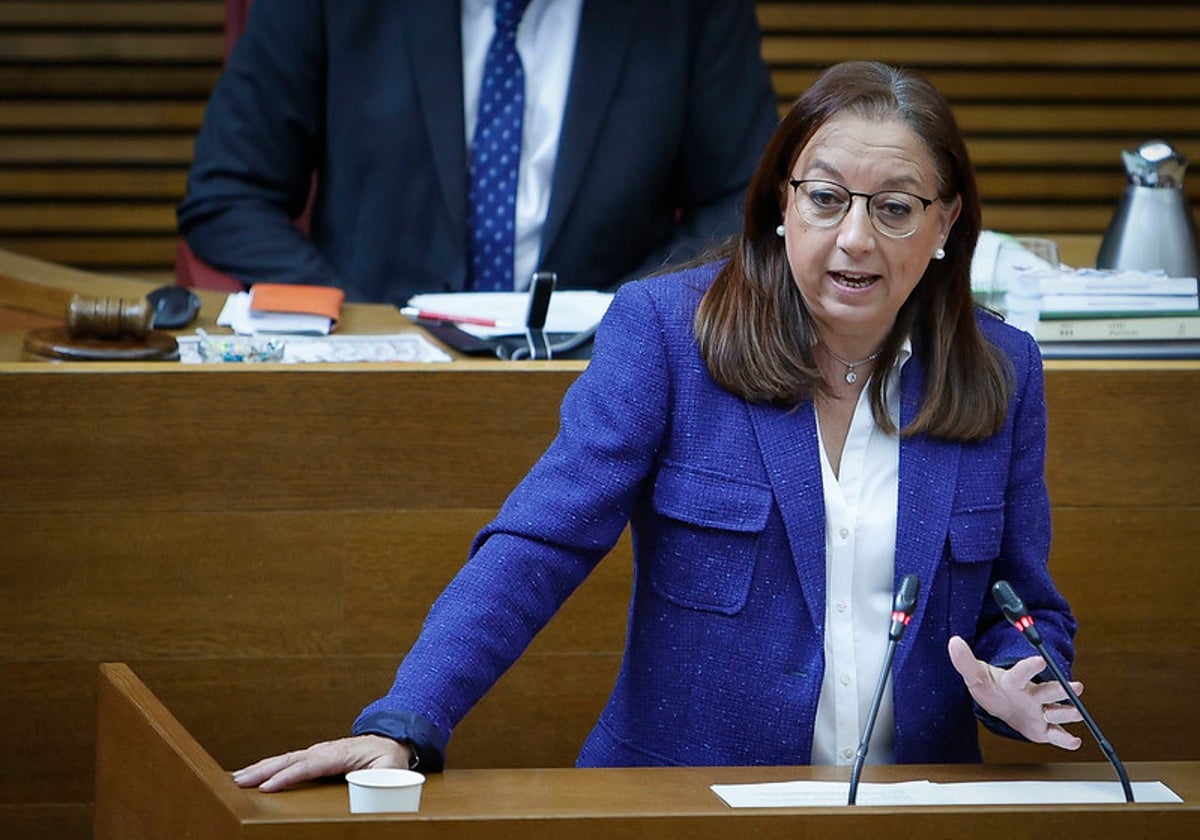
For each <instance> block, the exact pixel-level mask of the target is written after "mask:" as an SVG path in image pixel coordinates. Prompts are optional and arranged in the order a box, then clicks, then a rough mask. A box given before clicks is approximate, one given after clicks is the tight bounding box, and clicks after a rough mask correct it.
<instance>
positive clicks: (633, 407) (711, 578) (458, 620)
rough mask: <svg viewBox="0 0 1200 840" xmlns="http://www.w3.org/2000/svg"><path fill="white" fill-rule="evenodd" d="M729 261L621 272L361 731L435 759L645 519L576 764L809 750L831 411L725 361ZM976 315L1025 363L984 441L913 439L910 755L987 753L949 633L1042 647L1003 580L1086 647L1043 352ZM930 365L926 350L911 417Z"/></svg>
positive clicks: (785, 758)
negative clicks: (1071, 589)
mask: <svg viewBox="0 0 1200 840" xmlns="http://www.w3.org/2000/svg"><path fill="white" fill-rule="evenodd" d="M714 273H715V271H714V269H713V267H705V268H701V269H697V270H693V271H692V272H690V273H687V274H682V275H667V276H664V277H660V278H655V279H650V280H644V281H641V282H634V283H627V284H625V285H624V286H623V287H621V289H620V290H619V291H618V292H617V294H616V297H615V299H614V300H613V302H612V305H611V306H610V308H609V310H608V313H607V314H606V316H605V318H604V321H603V322H602V325H601V328H600V331H599V333H598V334H597V337H596V348H595V355H594V356H593V358H592V361H591V363H590V364H589V365H588V367H587V369H586V370H585V371H584V372H583V374H582V375H581V376H580V378H579V380H578V381H577V382H576V383H575V384H574V385H573V386H572V388H571V389H570V391H569V392H568V394H567V396H566V398H565V399H564V402H563V408H562V425H561V429H560V432H559V435H558V437H557V438H556V439H555V440H554V442H553V444H552V445H551V446H550V448H549V450H548V451H547V452H546V454H545V455H544V456H543V457H542V458H541V459H540V460H539V461H538V463H537V464H536V465H535V466H534V468H533V470H532V471H531V472H530V474H529V475H528V476H527V477H526V479H525V480H524V481H522V483H521V484H520V485H519V486H518V487H517V489H516V490H515V491H514V492H513V494H512V495H511V496H510V497H509V499H508V500H507V501H506V502H505V504H504V507H503V509H502V510H501V511H500V513H499V515H498V516H497V518H496V519H495V520H494V521H493V522H492V523H491V524H490V525H488V526H487V527H486V528H485V529H484V530H483V531H482V532H481V533H480V535H479V536H478V538H477V539H476V541H475V545H474V548H473V550H472V556H471V559H470V561H469V562H468V563H467V565H466V566H465V567H464V569H463V570H462V572H460V573H459V575H458V576H457V577H456V578H455V580H454V581H453V582H452V583H451V585H450V586H449V587H448V588H447V590H446V592H445V593H444V594H443V595H442V596H441V597H440V598H439V599H438V601H437V603H436V604H435V605H434V607H433V609H432V611H431V612H430V614H429V617H428V620H427V621H426V624H425V626H424V628H423V630H422V633H421V636H420V638H419V639H418V641H417V643H416V645H415V646H414V647H413V649H412V651H411V652H410V653H409V655H408V656H407V657H406V658H405V660H404V662H403V663H402V664H401V666H400V669H399V671H398V673H397V677H396V682H395V685H394V686H393V687H392V689H391V691H390V692H389V693H388V695H387V696H386V697H384V698H382V699H380V700H379V701H377V702H375V703H373V704H372V705H370V706H368V707H367V709H366V710H365V711H364V712H363V714H362V715H361V716H360V717H359V719H358V721H357V722H356V724H355V731H356V732H359V733H361V732H379V733H382V734H389V735H392V736H393V737H401V738H404V737H408V738H412V739H413V740H414V741H416V742H417V744H418V745H419V747H420V749H421V750H422V752H421V755H422V761H423V762H425V761H428V764H427V765H426V766H427V767H428V768H430V769H435V768H436V767H437V766H439V763H440V761H441V758H442V751H443V750H444V748H445V746H446V741H447V739H448V738H449V736H450V733H451V731H452V729H453V727H454V726H455V725H456V724H457V723H458V721H459V720H460V719H461V718H462V716H463V715H465V714H466V713H467V711H469V710H470V708H471V707H472V706H473V705H474V703H475V702H477V701H478V700H479V699H480V697H482V695H483V693H484V692H486V691H487V690H488V688H489V687H490V686H491V685H492V684H493V683H494V681H495V680H496V679H498V678H499V677H500V675H501V674H503V673H504V670H505V669H506V668H507V667H508V666H509V665H510V664H511V663H512V662H513V661H514V660H515V659H516V657H517V656H519V655H520V653H521V652H522V651H523V650H524V648H525V646H526V645H527V644H528V643H529V641H530V640H531V639H532V637H533V635H534V634H535V633H536V632H537V631H538V630H539V629H540V628H541V627H542V626H544V624H545V623H546V622H548V621H549V620H550V618H551V617H552V616H553V614H554V612H555V610H556V609H557V607H558V606H559V604H561V603H562V602H563V601H564V600H565V599H566V598H567V597H568V596H569V595H570V594H571V592H572V591H573V590H574V589H575V587H576V586H578V585H579V583H580V582H582V581H583V579H584V578H585V577H586V576H587V575H588V573H589V572H590V571H591V570H592V568H594V566H595V564H596V563H598V562H599V561H600V559H601V558H603V557H604V556H605V554H606V553H607V552H608V550H609V549H610V548H611V547H612V545H613V544H614V543H615V542H616V541H617V539H618V538H619V537H620V535H621V533H622V531H623V530H624V528H625V527H626V525H627V524H630V525H632V532H633V550H634V563H635V571H634V575H635V584H634V592H633V596H632V601H631V607H630V618H629V625H628V638H627V640H626V648H625V656H624V660H623V662H622V665H621V670H620V674H619V676H618V678H617V684H616V686H615V687H614V689H613V692H612V696H611V697H610V699H609V702H608V704H607V706H606V707H605V709H604V712H603V713H602V715H601V717H600V720H599V722H598V723H597V725H596V727H595V729H594V730H593V731H592V733H591V735H590V736H589V737H588V739H587V742H586V743H585V744H584V746H583V749H582V752H581V754H580V758H579V763H580V764H581V765H586V766H612V765H618V766H623V765H670V764H688V765H700V766H705V765H713V766H715V765H725V764H776V765H788V764H805V763H808V761H809V759H810V754H811V750H812V734H813V723H814V720H815V717H816V707H817V699H818V696H819V694H820V690H821V680H822V676H823V672H824V654H823V645H824V641H823V640H824V636H825V505H824V496H823V492H822V484H821V482H822V478H821V462H820V453H819V449H818V447H819V445H820V444H819V442H818V438H817V431H816V420H815V415H814V411H813V406H812V402H811V401H808V402H805V403H802V404H801V405H800V406H799V407H798V408H796V409H787V408H780V407H774V406H767V405H755V404H750V403H747V402H746V401H745V400H743V399H741V398H739V397H736V396H734V395H732V394H730V393H729V392H728V391H725V390H724V389H722V388H721V387H719V386H718V385H717V384H716V383H715V382H714V381H713V380H712V378H711V377H710V376H709V375H708V371H707V368H706V366H705V364H704V362H703V360H702V359H701V357H700V355H699V353H698V351H697V347H696V340H695V335H694V332H693V329H692V323H693V318H694V316H695V311H696V306H697V303H698V302H699V300H700V297H701V295H702V294H703V291H704V289H705V288H707V286H708V284H709V282H710V281H711V279H712V277H713V276H714ZM979 322H980V327H981V328H982V329H983V330H984V333H985V335H986V336H987V337H988V339H989V340H991V341H992V342H994V343H995V344H996V345H997V346H999V347H1000V348H1001V349H1002V350H1003V352H1004V353H1005V354H1006V355H1007V356H1008V358H1009V359H1010V360H1011V361H1012V367H1013V371H1014V382H1015V388H1014V394H1013V397H1012V400H1011V402H1010V405H1009V413H1008V419H1007V421H1006V423H1005V426H1004V428H1003V429H1002V430H1001V431H1000V432H998V433H997V434H995V435H993V436H992V437H991V438H989V439H987V440H986V441H982V442H979V443H971V444H963V443H954V442H948V441H944V440H937V439H933V438H930V437H927V436H922V435H918V436H915V437H906V438H902V439H901V442H900V471H899V498H898V504H899V509H898V519H897V533H896V561H895V579H896V580H897V581H899V580H900V579H901V577H902V576H903V575H905V574H909V573H912V574H916V575H917V576H918V578H919V579H920V581H921V596H920V599H919V601H918V604H917V609H916V612H915V614H914V615H913V618H912V622H911V624H910V625H909V627H908V630H907V632H906V634H905V636H904V639H903V640H902V642H901V643H900V645H899V647H898V648H897V652H896V657H895V661H894V663H893V676H894V680H895V682H894V698H895V701H894V702H895V730H894V747H895V758H896V761H897V762H901V763H945V762H950V763H953V762H966V761H978V760H979V758H980V753H979V739H978V732H977V724H976V718H975V714H974V711H975V710H974V706H973V703H972V700H971V697H970V695H969V693H968V692H967V689H966V687H965V686H964V684H963V680H962V678H961V677H960V676H959V675H958V673H957V672H956V671H955V670H954V667H953V665H952V664H951V663H950V658H949V656H948V654H947V651H946V645H947V642H948V640H949V638H950V636H951V635H954V634H958V635H961V636H962V637H963V638H964V639H966V640H967V642H969V643H970V644H971V645H972V647H973V648H974V650H975V653H976V655H977V656H978V657H980V658H981V659H984V660H986V661H989V662H992V663H993V664H997V665H1008V664H1011V663H1013V662H1015V661H1017V660H1018V659H1021V658H1024V657H1026V656H1029V655H1032V654H1033V652H1034V651H1033V649H1032V648H1031V647H1029V645H1028V643H1027V642H1026V641H1025V639H1024V638H1023V637H1022V636H1021V634H1020V633H1019V632H1018V631H1017V630H1015V629H1014V628H1013V627H1011V626H1010V625H1009V624H1008V623H1007V622H1006V621H1005V620H1004V617H1003V616H1002V615H1001V613H1000V611H999V609H998V608H997V607H996V605H995V603H994V602H993V600H992V598H991V597H990V596H989V588H990V585H991V584H992V583H993V582H994V581H996V580H997V579H1006V580H1008V581H1009V582H1011V583H1012V585H1013V586H1014V588H1015V589H1016V590H1017V591H1018V592H1019V593H1021V595H1022V597H1023V599H1024V600H1025V603H1026V605H1027V606H1028V607H1029V609H1030V611H1031V613H1032V614H1033V616H1034V617H1035V618H1036V620H1037V622H1038V627H1039V628H1040V629H1041V632H1042V635H1043V637H1044V638H1045V640H1046V644H1047V646H1048V648H1049V649H1050V651H1051V652H1052V654H1053V655H1054V656H1055V657H1056V658H1057V659H1058V661H1060V662H1063V663H1070V661H1071V660H1072V658H1073V648H1072V642H1071V639H1072V635H1073V633H1074V630H1075V622H1074V619H1073V618H1072V616H1071V613H1070V611H1069V609H1068V607H1067V605H1066V603H1065V602H1064V600H1063V598H1062V596H1061V595H1059V593H1058V591H1057V590H1056V589H1055V587H1054V583H1053V581H1052V580H1051V577H1050V574H1049V571H1048V569H1047V565H1046V562H1047V558H1048V556H1049V550H1050V507H1049V499H1048V495H1047V492H1046V483H1045V477H1044V468H1045V443H1046V406H1045V400H1044V395H1043V381H1042V368H1041V358H1040V356H1039V354H1038V351H1037V345H1036V344H1035V343H1034V341H1033V338H1032V337H1031V336H1029V335H1028V334H1027V333H1024V332H1021V331H1020V330H1017V329H1015V328H1013V327H1011V326H1009V325H1006V324H1004V323H1002V322H1000V321H999V320H997V319H996V318H994V317H992V316H990V315H985V314H982V313H981V314H980V315H979ZM917 341H919V337H914V343H916V342H917ZM924 376H925V372H924V369H923V366H922V364H921V360H920V357H919V356H914V357H913V358H911V359H909V361H908V362H907V363H906V364H905V366H904V369H903V371H902V374H901V404H900V418H901V425H902V426H903V425H906V424H908V423H909V422H911V421H912V419H913V417H914V416H915V414H916V412H917V410H918V408H919V407H920V403H921V395H922V393H923V387H924ZM886 624H887V622H886V621H885V622H884V623H883V625H881V626H880V628H879V632H880V635H881V641H882V637H883V636H884V634H885V633H886V632H887V627H886ZM985 722H986V723H989V725H993V726H995V725H996V723H997V722H996V721H994V720H985ZM531 724H532V722H531ZM996 728H998V729H1001V730H1002V729H1004V728H1005V727H1002V726H996ZM517 748H519V745H518V747H517Z"/></svg>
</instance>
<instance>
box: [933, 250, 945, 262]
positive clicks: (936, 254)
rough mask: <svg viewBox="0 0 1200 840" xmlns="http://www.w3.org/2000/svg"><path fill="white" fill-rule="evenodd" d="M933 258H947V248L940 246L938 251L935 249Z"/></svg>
mask: <svg viewBox="0 0 1200 840" xmlns="http://www.w3.org/2000/svg"><path fill="white" fill-rule="evenodd" d="M933 258H934V259H935V260H944V259H946V249H945V248H938V249H937V250H936V251H934V252H933Z"/></svg>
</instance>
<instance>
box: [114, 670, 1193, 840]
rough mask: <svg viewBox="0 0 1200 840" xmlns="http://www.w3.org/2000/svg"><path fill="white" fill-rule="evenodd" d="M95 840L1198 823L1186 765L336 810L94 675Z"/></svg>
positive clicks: (454, 775) (845, 832)
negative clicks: (1162, 796)
mask: <svg viewBox="0 0 1200 840" xmlns="http://www.w3.org/2000/svg"><path fill="white" fill-rule="evenodd" d="M99 698H100V702H99V723H98V734H97V739H98V748H97V777H96V779H97V780H96V826H95V827H96V831H95V838H96V840H150V838H164V840H166V838H171V840H174V838H176V837H182V836H195V837H205V838H208V840H224V838H243V837H244V838H282V837H287V838H305V839H306V840H340V838H359V837H367V836H369V837H372V838H389V837H404V838H414V837H415V838H427V837H428V838H439V840H446V838H463V840H467V838H470V840H492V838H497V840H499V838H526V839H527V840H542V838H544V840H551V839H552V838H553V839H554V840H559V838H563V837H570V838H572V840H591V839H592V838H594V840H602V839H603V840H608V838H620V837H636V838H641V840H658V839H659V838H662V840H666V838H679V837H684V836H689V835H702V836H713V837H718V836H719V837H726V838H753V840H763V839H764V838H776V837H778V838H788V840H792V838H795V837H798V836H810V837H821V838H844V837H845V838H849V837H868V836H871V837H874V836H880V834H882V833H884V832H886V833H889V834H890V833H895V830H896V826H897V821H898V820H903V826H904V833H905V834H907V835H910V836H928V837H947V838H949V837H966V836H970V834H971V833H972V832H975V831H981V830H986V829H987V828H988V827H989V826H991V827H992V828H993V830H1001V827H1003V828H1002V830H1003V836H1004V837H1006V838H1010V839H1011V838H1020V837H1031V838H1032V837H1038V838H1043V837H1045V836H1049V835H1050V834H1051V832H1053V831H1061V832H1063V835H1064V836H1066V835H1070V836H1082V837H1108V836H1118V835H1119V834H1120V833H1133V832H1141V834H1142V836H1145V837H1154V838H1156V839H1157V838H1168V839H1169V838H1185V837H1186V838H1189V840H1191V838H1192V837H1194V831H1195V829H1196V828H1197V827H1198V825H1200V763H1198V762H1177V763H1145V764H1142V763H1138V764H1134V765H1130V767H1129V768H1128V769H1129V771H1130V777H1131V779H1133V780H1134V781H1155V780H1157V781H1162V782H1164V783H1165V784H1167V786H1168V787H1170V788H1171V789H1172V790H1174V791H1175V792H1176V793H1177V794H1178V795H1179V796H1180V797H1181V798H1182V799H1183V800H1184V802H1183V803H1182V804H1180V803H1173V804H1136V803H1135V804H1132V805H1127V804H1124V803H1114V804H1105V805H1056V806H1031V805H1023V806H909V807H896V806H873V807H866V806H858V807H855V808H849V807H836V808H834V807H821V808H803V809H801V808H778V809H775V808H772V809H732V808H729V807H728V806H726V805H725V804H724V802H723V801H722V800H720V799H719V798H718V797H717V796H716V795H715V794H714V793H713V792H712V791H711V790H710V788H709V786H710V785H712V784H744V783H749V782H768V781H788V780H798V779H819V780H829V781H845V780H846V779H847V778H848V775H847V769H846V768H810V767H759V768H752V767H733V768H711V767H708V768H705V767H699V768H678V767H672V768H630V769H589V770H577V769H569V768H555V769H494V770H458V771H455V770H451V771H448V772H446V773H444V774H440V775H432V776H430V777H429V778H428V780H427V782H426V784H425V789H424V791H423V792H422V797H421V807H420V810H419V811H418V812H417V813H414V814H386V815H369V814H357V815H356V814H350V813H349V802H348V795H347V791H346V786H345V784H344V783H343V782H341V781H340V780H338V781H331V782H329V783H320V784H314V785H308V786H305V787H303V788H299V789H297V790H293V791H287V792H283V793H275V794H264V793H260V792H258V791H254V790H249V791H247V790H242V789H240V788H238V787H237V786H236V785H234V783H233V781H232V779H231V778H230V776H229V774H228V773H227V772H225V771H224V770H223V769H222V768H221V767H220V766H219V765H218V764H217V762H216V761H215V760H214V759H213V758H212V757H211V756H210V755H209V754H208V753H207V752H206V751H205V750H204V748H203V747H202V746H201V745H200V744H199V743H198V742H197V741H196V740H195V739H194V738H193V737H192V736H191V735H190V734H189V733H188V731H187V730H186V729H185V728H184V727H183V726H182V725H180V724H179V722H178V721H177V720H175V718H174V717H173V716H172V715H171V713H170V711H169V710H168V709H167V708H166V707H165V706H163V705H162V703H161V702H160V701H159V700H158V699H157V698H156V697H155V696H154V695H153V694H152V693H151V692H150V691H149V690H148V689H147V688H146V686H145V685H144V684H142V682H141V681H140V680H139V679H138V678H137V676H136V675H135V674H134V673H133V672H132V671H131V670H130V669H129V668H128V666H126V665H124V664H120V663H116V664H106V665H104V666H102V667H101V675H100V690H99ZM866 778H867V780H869V781H877V782H888V781H906V780H915V779H930V780H932V781H940V782H955V781H1000V780H1003V781H1012V780H1072V781H1080V780H1093V779H1098V780H1105V781H1111V780H1112V778H1113V771H1112V768H1111V767H1110V766H1109V765H1108V764H1103V763H1102V764H1096V763H1071V764H1051V765H1004V766H987V765H957V766H915V765H909V766H890V767H869V768H867V770H866Z"/></svg>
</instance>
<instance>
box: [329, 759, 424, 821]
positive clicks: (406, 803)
mask: <svg viewBox="0 0 1200 840" xmlns="http://www.w3.org/2000/svg"><path fill="white" fill-rule="evenodd" d="M346 783H347V785H348V786H349V789H350V813H351V814H388V813H399V812H409V813H411V812H413V811H416V810H417V809H419V808H420V807H421V786H422V785H423V784H425V777H424V776H423V775H422V774H420V773H418V772H416V771H415V770H397V769H391V768H385V767H378V768H369V769H366V770H351V771H350V772H349V773H347V774H346Z"/></svg>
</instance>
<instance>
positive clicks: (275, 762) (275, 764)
mask: <svg viewBox="0 0 1200 840" xmlns="http://www.w3.org/2000/svg"><path fill="white" fill-rule="evenodd" d="M297 755H298V753H295V752H289V753H283V754H281V755H273V756H269V757H268V758H264V759H261V760H260V761H256V762H255V763H253V764H251V765H249V766H247V767H243V768H241V769H240V770H235V771H233V780H234V781H235V782H237V784H238V785H240V786H241V787H257V786H258V785H259V784H261V783H262V782H264V781H266V780H267V779H269V778H271V777H272V776H274V775H275V774H276V773H278V772H279V771H280V770H282V769H283V768H285V767H287V766H288V765H289V764H291V763H292V762H293V761H295V760H296V757H297Z"/></svg>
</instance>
